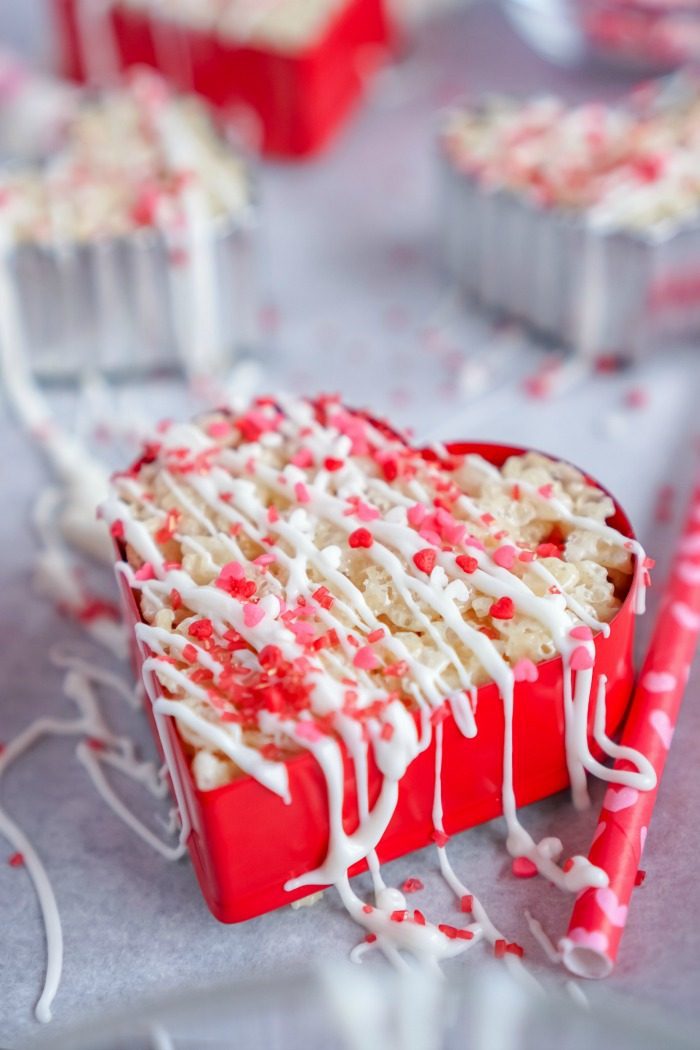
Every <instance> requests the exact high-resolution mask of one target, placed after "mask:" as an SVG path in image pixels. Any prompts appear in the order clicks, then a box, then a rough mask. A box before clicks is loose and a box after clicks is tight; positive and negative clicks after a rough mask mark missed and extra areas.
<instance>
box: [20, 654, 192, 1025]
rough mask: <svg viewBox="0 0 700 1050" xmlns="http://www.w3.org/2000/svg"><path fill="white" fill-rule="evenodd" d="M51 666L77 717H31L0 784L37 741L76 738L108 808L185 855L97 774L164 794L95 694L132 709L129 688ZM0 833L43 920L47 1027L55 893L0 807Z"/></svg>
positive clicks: (70, 666) (58, 940) (77, 664)
mask: <svg viewBox="0 0 700 1050" xmlns="http://www.w3.org/2000/svg"><path fill="white" fill-rule="evenodd" d="M53 662H54V663H55V664H56V666H57V667H61V668H63V669H64V670H65V677H64V693H65V695H66V696H67V697H68V699H70V700H71V701H72V702H73V703H74V704H75V706H76V708H77V711H78V714H77V715H76V717H75V718H52V717H42V718H37V719H36V720H35V721H34V722H31V723H30V724H29V725H28V726H27V727H26V729H24V730H23V731H22V732H20V733H19V734H18V735H17V736H15V737H14V738H13V739H12V740H10V741H9V742H8V743H7V744H6V745H5V746H4V748H3V749H2V750H0V782H1V781H2V777H3V775H4V774H5V773H6V772H7V770H8V769H9V768H10V766H11V765H12V764H13V763H14V762H16V761H17V760H18V759H20V758H22V756H23V755H25V754H26V753H27V752H28V751H29V750H30V749H31V748H32V747H33V746H34V745H35V744H36V743H37V741H39V740H41V739H42V738H43V737H46V736H49V737H51V736H75V737H78V738H79V740H78V744H77V746H76V755H77V758H78V760H79V761H80V762H81V763H82V765H83V766H84V767H85V768H86V770H87V771H88V773H89V775H90V777H91V779H92V781H93V783H94V785H95V787H96V788H97V790H98V792H99V793H100V795H101V796H102V798H103V800H104V801H105V802H106V803H107V805H108V806H109V807H110V809H111V810H112V811H113V812H114V813H115V815H116V816H118V817H119V818H120V819H121V820H122V821H123V822H124V823H125V824H126V825H127V826H128V827H129V828H130V829H131V830H132V831H133V832H134V833H135V834H136V835H138V836H139V837H140V838H141V839H143V840H144V841H145V842H146V843H148V845H150V846H151V847H152V848H153V849H155V850H157V851H158V852H159V853H160V854H161V855H162V856H163V857H165V858H166V859H167V860H176V859H178V858H179V857H181V856H182V855H183V853H184V851H185V846H184V842H183V841H182V838H180V841H179V843H178V844H177V845H170V844H168V843H167V842H163V841H162V840H161V839H160V838H159V837H158V836H157V835H155V834H154V833H153V832H152V831H151V830H150V828H148V827H147V826H146V825H145V824H143V822H142V821H140V820H139V819H138V817H136V815H135V814H134V813H132V812H131V810H129V809H128V807H127V806H125V805H124V803H123V802H122V801H121V799H120V798H119V797H118V796H117V794H116V793H115V792H114V790H113V789H112V787H111V786H110V784H109V782H108V781H107V779H106V777H105V775H104V773H103V771H102V765H108V766H111V767H113V768H115V769H118V770H119V772H121V773H122V774H124V775H125V776H128V777H130V778H131V779H132V780H134V781H136V782H137V783H140V784H142V785H143V787H144V788H145V789H146V790H147V791H148V792H149V794H151V795H152V796H154V797H155V798H163V797H164V795H165V792H166V783H165V780H164V778H163V776H162V773H161V772H159V770H158V769H157V767H156V766H155V765H154V764H153V763H152V762H149V761H143V760H140V759H138V757H137V756H136V753H135V748H134V744H133V741H132V740H131V739H130V738H129V737H127V736H120V735H116V734H115V733H113V732H112V731H111V730H110V729H109V727H108V725H107V723H106V721H105V718H104V715H103V713H102V710H101V706H100V701H99V698H98V695H97V691H96V690H97V687H99V686H105V687H107V688H108V689H109V690H110V691H111V692H112V693H114V694H116V695H117V696H119V697H120V698H121V699H122V700H127V702H128V703H129V704H130V705H131V706H137V705H136V703H135V701H134V691H133V689H131V688H130V687H129V686H128V685H127V684H126V683H125V682H124V681H122V680H121V679H119V678H118V677H117V676H116V675H112V674H110V673H109V672H105V671H103V670H102V669H101V668H100V667H98V666H93V665H91V664H90V663H89V662H87V661H85V660H83V659H82V658H80V657H74V656H72V655H70V654H68V653H65V652H62V651H57V652H55V653H54V654H53ZM0 835H2V836H3V837H4V838H5V839H6V840H7V841H8V842H9V843H10V844H11V846H12V848H13V849H14V850H15V851H16V852H17V854H19V855H20V856H21V859H22V861H23V864H24V866H25V867H26V870H27V873H28V874H29V877H30V878H31V880H32V883H33V885H34V889H35V892H36V895H37V899H38V901H39V907H40V909H41V915H42V919H43V922H44V931H45V937H46V955H47V961H46V974H45V977H44V986H43V989H42V992H41V995H40V997H39V1000H38V1002H37V1004H36V1008H35V1014H36V1017H37V1020H39V1021H41V1022H43V1023H47V1022H48V1021H50V1020H51V1006H52V1003H53V1000H54V998H55V996H56V993H57V991H58V987H59V983H60V980H61V970H62V967H63V932H62V927H61V919H60V915H59V910H58V904H57V901H56V895H55V894H54V891H53V888H52V886H51V882H50V880H49V876H48V874H47V871H46V869H45V867H44V864H43V862H42V860H41V858H40V856H39V853H38V852H37V850H36V849H35V848H34V846H33V845H32V843H31V842H30V840H29V839H28V837H27V836H26V834H25V833H24V832H23V831H22V829H21V828H20V827H18V825H17V824H16V823H15V822H14V821H13V820H12V819H11V818H10V816H9V815H8V814H7V813H6V812H5V810H4V809H3V808H2V807H0Z"/></svg>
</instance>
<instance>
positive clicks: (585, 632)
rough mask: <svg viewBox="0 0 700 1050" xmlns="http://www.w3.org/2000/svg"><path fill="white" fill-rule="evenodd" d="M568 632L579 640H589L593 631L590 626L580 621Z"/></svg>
mask: <svg viewBox="0 0 700 1050" xmlns="http://www.w3.org/2000/svg"><path fill="white" fill-rule="evenodd" d="M569 634H570V635H571V637H572V638H575V639H576V640H577V641H579V642H590V641H591V639H592V638H593V631H592V630H591V629H590V627H586V625H585V623H580V624H579V625H578V626H577V627H572V628H571V630H570V631H569Z"/></svg>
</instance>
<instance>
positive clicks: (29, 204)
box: [0, 74, 250, 244]
mask: <svg viewBox="0 0 700 1050" xmlns="http://www.w3.org/2000/svg"><path fill="white" fill-rule="evenodd" d="M249 194H250V189H249V184H248V176H247V173H246V170H245V167H244V165H243V163H242V161H241V159H240V158H239V157H238V155H237V154H236V153H234V152H233V151H232V150H231V149H230V148H229V147H228V146H227V144H226V143H225V142H224V141H223V140H222V138H221V137H220V136H219V134H218V133H217V132H216V131H215V129H214V127H213V125H212V123H211V121H210V119H209V117H208V115H207V113H206V111H205V110H204V108H203V107H202V106H200V104H199V103H197V102H195V101H194V100H192V99H190V98H187V99H179V98H175V97H173V96H170V95H169V93H168V91H167V89H166V88H165V86H164V85H163V83H162V81H160V80H159V79H158V78H157V77H155V76H152V75H150V74H142V75H140V76H138V77H136V78H134V79H133V81H132V82H131V84H130V85H129V86H127V87H126V88H125V89H123V90H119V91H114V92H111V93H108V94H106V95H105V96H103V97H100V98H97V99H95V100H94V101H90V100H88V101H86V102H84V104H83V105H82V106H81V107H80V108H79V109H78V111H77V112H76V113H75V115H74V116H73V118H72V119H71V120H69V121H68V122H67V126H66V129H65V131H64V133H63V140H62V142H61V144H60V146H59V148H58V149H57V151H56V152H55V153H54V155H53V156H52V158H51V160H50V162H49V164H48V165H46V166H44V167H20V168H14V169H8V170H5V171H3V172H0V225H2V228H3V233H4V236H5V238H9V239H11V240H12V241H15V242H21V243H26V242H34V243H41V244H49V243H56V242H58V243H62V244H63V243H66V242H69V243H74V242H76V241H77V242H83V241H88V240H97V239H102V238H111V237H121V236H124V235H127V234H130V233H134V232H135V231H137V230H141V229H143V228H144V227H156V228H158V227H160V228H164V227H172V226H175V225H177V224H178V223H179V222H182V221H183V216H185V215H186V214H187V213H188V212H190V211H192V212H195V211H196V213H197V217H198V221H199V222H200V224H201V223H203V222H206V221H216V220H217V219H220V218H223V217H225V216H230V215H231V214H235V213H237V212H240V211H242V210H243V209H244V208H245V207H246V205H247V203H248V200H249Z"/></svg>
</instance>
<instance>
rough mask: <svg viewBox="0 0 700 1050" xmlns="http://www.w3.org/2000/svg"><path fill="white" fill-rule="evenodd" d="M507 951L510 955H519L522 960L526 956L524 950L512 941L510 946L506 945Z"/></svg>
mask: <svg viewBox="0 0 700 1050" xmlns="http://www.w3.org/2000/svg"><path fill="white" fill-rule="evenodd" d="M506 951H507V952H508V954H509V955H517V957H518V958H519V959H522V957H523V955H524V954H525V950H524V948H521V947H520V945H519V944H516V943H515V941H511V943H510V944H506Z"/></svg>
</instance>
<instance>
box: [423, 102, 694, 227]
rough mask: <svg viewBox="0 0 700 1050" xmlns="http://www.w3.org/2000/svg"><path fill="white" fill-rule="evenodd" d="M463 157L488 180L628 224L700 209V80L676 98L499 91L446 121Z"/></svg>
mask: <svg viewBox="0 0 700 1050" xmlns="http://www.w3.org/2000/svg"><path fill="white" fill-rule="evenodd" d="M443 142H444V147H445V149H446V151H447V153H448V155H449V157H450V159H451V161H452V162H453V164H454V165H455V166H456V167H457V168H458V169H459V170H460V171H462V172H464V173H466V174H468V175H470V176H472V177H474V178H475V179H477V180H478V182H479V183H480V184H481V185H482V186H484V187H485V188H488V189H504V190H510V191H512V192H514V193H516V194H518V195H521V196H523V197H525V198H526V199H528V200H530V201H532V202H533V203H534V204H537V205H540V206H545V207H548V208H549V207H556V208H562V209H565V210H567V211H569V212H571V213H573V214H579V213H584V212H585V213H586V216H587V219H588V221H589V222H591V223H593V224H596V225H601V226H605V227H607V228H616V229H624V230H641V231H643V230H646V229H650V228H653V227H659V226H666V227H668V226H669V225H671V224H673V225H678V224H681V223H685V222H688V221H690V220H694V219H697V218H698V216H700V174H699V172H700V90H698V84H697V82H692V81H690V82H686V83H685V84H684V85H683V89H682V90H681V91H679V92H678V97H677V98H675V99H673V100H672V102H671V103H670V104H663V105H647V106H645V107H644V108H642V109H641V110H640V109H639V108H638V107H634V106H604V105H602V104H599V103H588V104H584V105H581V106H576V107H570V106H566V105H565V104H564V103H563V102H562V101H560V100H559V99H557V98H554V97H541V98H535V99H532V100H530V101H526V102H524V103H523V102H520V101H517V100H513V99H508V98H500V97H494V98H490V99H488V100H487V101H486V102H485V103H484V104H483V105H482V106H479V107H468V108H465V109H462V110H456V111H455V112H454V113H453V114H452V116H451V118H450V119H449V120H448V122H447V126H446V128H445V131H444V139H443Z"/></svg>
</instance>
